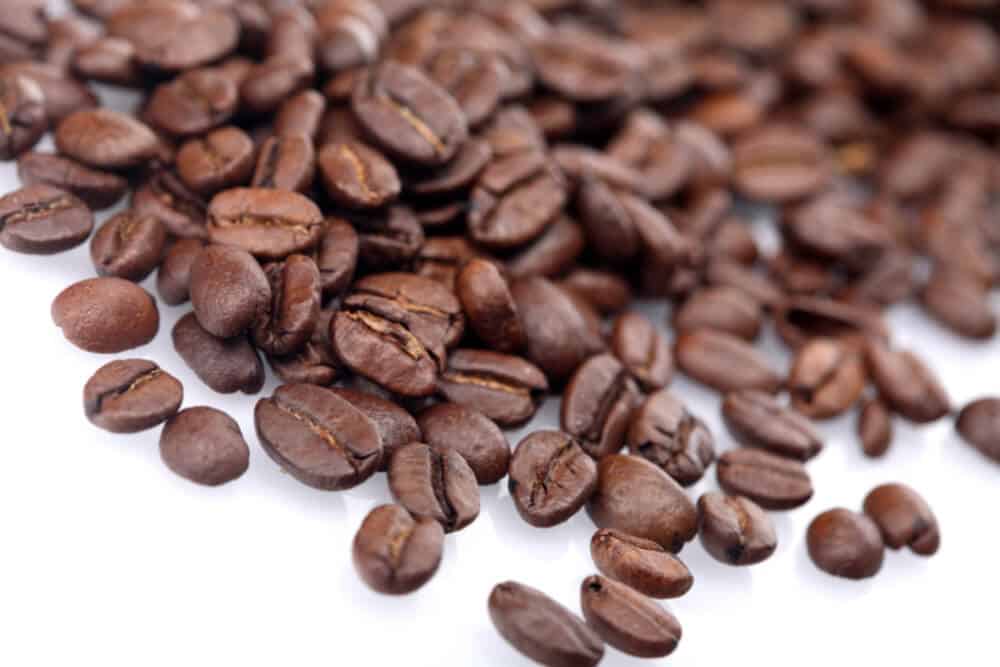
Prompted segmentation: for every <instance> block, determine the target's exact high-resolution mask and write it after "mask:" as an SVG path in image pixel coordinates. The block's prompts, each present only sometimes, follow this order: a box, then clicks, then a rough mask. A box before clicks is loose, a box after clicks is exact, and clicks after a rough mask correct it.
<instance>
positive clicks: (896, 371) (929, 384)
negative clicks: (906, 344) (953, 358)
mask: <svg viewBox="0 0 1000 667" xmlns="http://www.w3.org/2000/svg"><path fill="white" fill-rule="evenodd" d="M866 357H867V360H868V373H869V374H870V375H871V378H872V381H873V382H874V383H875V386H876V387H877V388H878V391H879V395H880V396H881V397H882V399H883V400H884V401H885V402H886V403H887V404H888V405H889V407H890V408H892V410H893V411H894V412H897V413H899V414H900V415H902V416H903V417H905V418H906V419H909V420H910V421H912V422H916V423H918V424H926V423H929V422H932V421H937V420H938V419H940V418H941V417H944V416H945V415H947V414H948V413H949V412H950V411H951V402H950V399H949V398H948V394H947V392H946V391H945V389H944V387H942V386H941V384H940V382H938V379H937V377H935V375H934V372H933V371H931V369H930V368H928V367H927V365H926V364H924V362H923V361H921V360H920V358H919V357H917V356H916V354H914V353H913V352H910V351H908V350H892V349H890V348H889V346H888V345H887V344H885V343H883V342H881V341H870V342H869V344H868V346H867V348H866Z"/></svg>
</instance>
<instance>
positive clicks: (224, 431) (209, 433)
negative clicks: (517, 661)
mask: <svg viewBox="0 0 1000 667" xmlns="http://www.w3.org/2000/svg"><path fill="white" fill-rule="evenodd" d="M160 458H162V459H163V462H164V463H165V464H166V465H167V467H168V468H170V469H171V470H173V471H174V472H175V473H177V474H178V475H180V476H181V477H183V478H184V479H187V480H190V481H192V482H194V483H195V484H203V485H205V486H219V485H221V484H226V483H228V482H232V481H233V480H235V479H238V478H239V477H241V476H242V475H243V473H245V472H246V471H247V468H248V467H249V466H250V448H249V447H247V443H246V441H245V440H244V439H243V433H242V432H241V431H240V427H239V424H237V423H236V421H235V420H234V419H233V418H232V417H230V416H229V415H227V414H226V413H224V412H221V411H219V410H216V409H215V408H208V407H196V408H188V409H186V410H182V411H181V412H179V413H177V414H176V415H175V416H174V417H172V418H171V419H170V421H168V422H167V424H166V425H165V426H164V427H163V433H161V434H160Z"/></svg>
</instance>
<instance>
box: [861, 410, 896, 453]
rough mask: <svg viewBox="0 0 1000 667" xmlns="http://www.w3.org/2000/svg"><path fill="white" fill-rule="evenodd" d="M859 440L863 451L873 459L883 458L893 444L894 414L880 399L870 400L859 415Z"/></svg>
mask: <svg viewBox="0 0 1000 667" xmlns="http://www.w3.org/2000/svg"><path fill="white" fill-rule="evenodd" d="M857 430H858V439H859V440H861V450H862V451H863V452H864V453H865V455H867V456H870V457H872V458H877V457H879V456H882V455H883V454H885V453H886V452H887V451H889V445H891V444H892V414H891V413H890V412H889V407H888V406H887V405H886V404H885V402H883V401H882V400H881V399H879V398H869V399H868V400H866V401H865V402H864V403H863V404H862V406H861V411H860V412H859V413H858V424H857Z"/></svg>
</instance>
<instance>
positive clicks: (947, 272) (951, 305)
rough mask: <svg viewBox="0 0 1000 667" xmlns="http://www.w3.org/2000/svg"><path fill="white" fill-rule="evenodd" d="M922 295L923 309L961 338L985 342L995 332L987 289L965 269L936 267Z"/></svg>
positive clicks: (995, 323)
mask: <svg viewBox="0 0 1000 667" xmlns="http://www.w3.org/2000/svg"><path fill="white" fill-rule="evenodd" d="M920 296H921V301H922V303H923V306H924V310H926V311H927V312H928V313H929V314H930V315H931V316H932V317H934V318H935V319H936V320H937V321H938V322H940V323H941V324H943V325H944V326H946V327H948V328H949V329H951V330H952V331H954V332H955V333H957V334H958V335H960V336H964V337H966V338H973V339H982V340H986V339H989V338H992V337H993V334H995V333H996V330H997V318H996V315H994V314H993V309H992V306H991V305H990V299H989V292H988V290H987V289H986V288H985V287H984V286H983V284H982V283H980V282H979V281H978V280H976V278H975V277H973V276H972V275H970V274H968V273H966V272H965V271H963V270H960V269H955V268H948V267H942V266H939V267H936V268H935V270H934V272H933V273H932V274H931V277H930V279H929V280H928V281H927V285H925V286H924V289H923V291H922V292H921V295H920Z"/></svg>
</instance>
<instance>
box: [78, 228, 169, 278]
mask: <svg viewBox="0 0 1000 667" xmlns="http://www.w3.org/2000/svg"><path fill="white" fill-rule="evenodd" d="M166 245H167V230H166V228H165V227H164V226H163V223H161V222H160V221H159V220H157V219H156V218H154V217H153V216H151V215H136V214H135V212H133V211H125V212H123V213H119V214H118V215H116V216H114V217H113V218H111V219H109V220H108V221H107V222H105V223H104V224H103V225H101V227H100V228H99V229H98V230H97V233H96V234H94V238H93V239H91V241H90V259H91V260H92V261H93V262H94V268H95V269H97V274H98V275H101V276H114V277H116V278H124V279H125V280H131V281H133V282H141V281H142V280H145V278H146V276H148V275H149V274H150V273H152V272H153V271H154V270H155V269H156V266H157V265H158V264H159V263H160V259H161V258H162V257H163V249H164V247H165V246H166Z"/></svg>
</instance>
